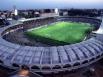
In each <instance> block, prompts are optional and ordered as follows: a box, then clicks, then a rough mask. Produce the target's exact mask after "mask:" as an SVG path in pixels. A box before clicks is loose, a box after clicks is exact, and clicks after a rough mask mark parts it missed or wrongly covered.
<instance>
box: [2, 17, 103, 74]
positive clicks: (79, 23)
mask: <svg viewBox="0 0 103 77" xmlns="http://www.w3.org/2000/svg"><path fill="white" fill-rule="evenodd" d="M102 22H103V20H101V19H97V18H92V17H82V16H49V17H38V18H31V19H26V20H23V21H19V22H18V23H15V24H12V25H9V26H5V27H1V28H0V65H1V66H2V67H6V68H8V69H11V70H13V71H14V72H15V71H16V72H17V71H19V70H20V69H25V68H26V69H27V70H29V71H30V72H32V73H42V74H52V73H54V74H57V73H60V72H67V71H72V70H77V69H79V68H84V67H87V66H89V65H90V64H93V63H95V62H96V61H98V60H100V59H102V57H103V35H102V34H98V33H96V32H98V30H100V29H102V26H103V23H102ZM71 35H72V36H71ZM71 39H72V40H71ZM8 51H9V52H8Z"/></svg>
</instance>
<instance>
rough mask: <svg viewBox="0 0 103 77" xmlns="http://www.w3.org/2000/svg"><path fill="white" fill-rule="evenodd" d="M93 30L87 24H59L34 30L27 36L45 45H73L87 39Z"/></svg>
mask: <svg viewBox="0 0 103 77" xmlns="http://www.w3.org/2000/svg"><path fill="white" fill-rule="evenodd" d="M92 30H93V27H92V26H91V25H90V24H87V23H76V22H57V23H53V24H50V25H47V26H46V25H44V26H41V27H37V28H32V29H30V30H28V31H27V32H26V34H27V35H28V36H29V37H31V38H34V39H37V40H39V41H41V42H42V41H43V42H44V43H49V44H50V43H52V44H53V43H54V44H57V43H58V44H60V43H61V44H63V43H65V44H73V43H77V42H80V41H82V40H83V39H85V37H86V35H87V34H88V33H89V32H91V31H92Z"/></svg>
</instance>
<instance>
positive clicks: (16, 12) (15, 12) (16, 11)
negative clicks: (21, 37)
mask: <svg viewBox="0 0 103 77" xmlns="http://www.w3.org/2000/svg"><path fill="white" fill-rule="evenodd" d="M13 9H14V15H15V16H17V15H18V10H17V9H16V6H13Z"/></svg>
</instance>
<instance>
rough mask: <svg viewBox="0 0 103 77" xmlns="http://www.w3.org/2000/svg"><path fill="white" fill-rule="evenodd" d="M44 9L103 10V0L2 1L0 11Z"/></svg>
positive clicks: (0, 1) (0, 0)
mask: <svg viewBox="0 0 103 77" xmlns="http://www.w3.org/2000/svg"><path fill="white" fill-rule="evenodd" d="M14 5H15V6H16V7H17V9H36V8H37V9H38V8H40V9H42V8H103V0H0V10H7V9H9V10H12V9H13V6H14Z"/></svg>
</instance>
